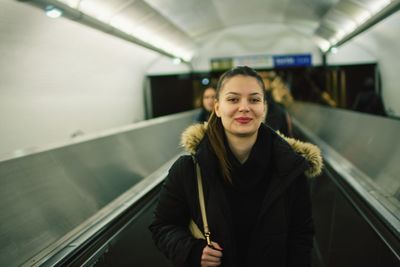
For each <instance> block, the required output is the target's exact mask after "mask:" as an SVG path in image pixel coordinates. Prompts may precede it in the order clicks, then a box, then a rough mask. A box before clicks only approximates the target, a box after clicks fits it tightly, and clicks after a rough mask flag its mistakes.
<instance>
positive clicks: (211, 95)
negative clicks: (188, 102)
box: [203, 88, 217, 112]
mask: <svg viewBox="0 0 400 267" xmlns="http://www.w3.org/2000/svg"><path fill="white" fill-rule="evenodd" d="M216 95H217V92H216V91H215V89H214V88H207V89H206V90H205V91H204V94H203V107H204V108H205V109H206V110H207V111H208V112H211V111H212V110H213V108H214V102H215V97H216Z"/></svg>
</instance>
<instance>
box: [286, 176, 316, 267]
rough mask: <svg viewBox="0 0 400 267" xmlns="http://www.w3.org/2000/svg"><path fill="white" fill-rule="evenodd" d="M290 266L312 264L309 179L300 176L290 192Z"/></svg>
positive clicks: (302, 266)
mask: <svg viewBox="0 0 400 267" xmlns="http://www.w3.org/2000/svg"><path fill="white" fill-rule="evenodd" d="M289 207H290V213H289V236H288V263H289V264H288V266H296V267H300V266H301V267H306V266H311V249H312V244H313V237H314V225H313V220H312V211H311V199H310V189H309V184H308V180H307V178H306V177H305V176H304V175H301V176H300V177H298V179H297V180H296V182H295V183H294V184H293V185H292V187H291V192H290V194H289Z"/></svg>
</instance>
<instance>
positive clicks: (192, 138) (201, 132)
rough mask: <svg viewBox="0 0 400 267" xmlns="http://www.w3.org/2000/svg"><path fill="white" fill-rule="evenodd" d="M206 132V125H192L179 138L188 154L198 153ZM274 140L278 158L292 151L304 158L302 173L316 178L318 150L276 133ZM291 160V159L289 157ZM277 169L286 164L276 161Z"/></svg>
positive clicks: (319, 156) (320, 160)
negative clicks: (304, 164)
mask: <svg viewBox="0 0 400 267" xmlns="http://www.w3.org/2000/svg"><path fill="white" fill-rule="evenodd" d="M206 131H207V123H202V124H194V125H192V126H189V127H188V128H187V129H186V130H185V131H184V132H183V133H182V136H181V145H182V146H183V147H184V148H185V150H186V151H187V152H189V153H190V154H192V155H194V154H196V152H198V151H197V150H198V148H199V144H200V142H201V141H202V140H203V139H204V136H205V135H206ZM274 134H275V135H276V136H275V139H276V141H275V142H274V146H275V147H276V148H277V149H276V150H277V151H279V154H280V155H279V157H278V159H279V158H281V156H282V157H283V158H286V155H285V154H286V153H290V151H294V152H295V153H296V154H297V155H300V156H301V157H302V158H304V159H305V160H306V161H307V163H308V166H307V168H306V169H305V171H304V174H305V175H306V176H307V177H309V178H312V177H316V176H318V175H319V174H320V173H321V171H322V166H323V162H322V157H321V151H320V149H319V148H318V147H317V146H315V145H313V144H310V143H306V142H301V141H299V140H296V139H294V138H289V137H285V136H284V135H282V134H280V133H279V132H278V133H275V132H274ZM291 158H293V157H291ZM294 158H298V157H294ZM276 164H277V168H278V171H280V172H281V171H282V172H284V171H285V170H287V168H286V166H287V162H282V161H279V160H278V161H277V162H276Z"/></svg>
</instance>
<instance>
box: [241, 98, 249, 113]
mask: <svg viewBox="0 0 400 267" xmlns="http://www.w3.org/2000/svg"><path fill="white" fill-rule="evenodd" d="M249 110H250V108H249V103H248V102H247V101H246V100H243V101H240V106H239V111H242V112H244V111H249Z"/></svg>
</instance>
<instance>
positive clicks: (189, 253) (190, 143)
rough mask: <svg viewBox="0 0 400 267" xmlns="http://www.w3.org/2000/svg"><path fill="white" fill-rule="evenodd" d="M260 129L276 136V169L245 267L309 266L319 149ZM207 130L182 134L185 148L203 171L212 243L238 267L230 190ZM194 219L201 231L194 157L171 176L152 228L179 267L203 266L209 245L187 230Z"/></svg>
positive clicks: (184, 159) (178, 163) (183, 159)
mask: <svg viewBox="0 0 400 267" xmlns="http://www.w3.org/2000/svg"><path fill="white" fill-rule="evenodd" d="M262 127H264V128H265V129H266V130H267V131H271V132H272V138H273V141H272V142H273V145H272V151H271V152H272V154H271V162H270V163H271V164H270V165H271V166H273V168H272V170H271V173H270V174H269V179H270V182H269V186H268V189H267V192H266V193H265V197H264V200H263V202H262V205H261V210H260V214H259V217H258V220H257V221H255V222H254V224H255V227H254V229H255V230H254V231H253V233H249V235H251V237H250V240H251V241H250V243H249V244H248V257H247V264H246V266H249V267H250V266H251V267H257V266H282V267H283V266H310V251H311V248H312V240H313V234H314V228H313V223H312V215H311V203H310V196H309V187H308V181H307V178H306V175H307V176H308V177H313V176H316V175H318V174H319V173H320V171H321V168H322V159H321V156H320V152H319V149H318V148H317V147H315V146H314V145H311V144H308V143H302V142H300V141H297V140H294V139H290V138H287V139H286V140H285V139H284V138H282V137H280V136H278V135H277V134H276V133H275V132H273V131H272V129H270V128H268V127H266V126H264V125H262ZM205 130H206V126H204V125H195V126H191V127H190V128H188V130H186V131H185V132H184V134H183V143H184V145H185V147H186V149H187V150H188V151H189V152H190V153H192V154H193V155H195V158H196V160H197V161H198V162H199V165H200V169H201V172H202V177H203V186H204V194H205V202H206V211H207V217H208V224H209V226H210V231H211V236H212V240H213V241H215V242H217V243H219V244H220V245H221V247H222V248H223V249H224V250H223V257H222V266H229V267H236V266H237V265H236V264H237V256H236V255H237V253H240V252H239V251H235V250H236V245H235V242H236V241H235V236H233V234H232V233H233V231H232V227H233V225H232V219H231V212H230V207H229V204H228V202H227V198H226V195H225V191H224V186H226V185H225V184H224V182H223V181H222V178H221V176H220V175H219V171H218V170H219V168H218V162H217V160H216V157H215V155H214V154H213V152H212V150H211V148H210V146H209V143H208V142H207V137H206V136H205ZM295 151H296V152H295ZM305 174H306V175H305ZM191 218H192V219H193V220H194V221H195V222H196V224H197V225H198V226H199V227H200V229H202V227H203V224H202V220H201V212H200V208H199V201H198V191H197V185H196V176H195V167H194V164H193V160H192V157H191V156H182V157H180V158H179V159H178V160H177V161H176V162H175V163H174V165H173V166H172V167H171V169H170V171H169V174H168V177H167V179H166V181H165V183H164V185H163V189H162V191H161V193H160V198H159V203H158V206H157V208H156V210H155V215H154V220H153V222H152V224H151V225H150V230H151V231H152V233H153V239H154V241H155V243H156V245H157V247H158V248H159V249H160V250H161V251H162V252H163V253H164V254H165V255H166V256H167V258H169V259H170V260H171V261H172V262H174V264H175V266H190V267H192V266H199V264H200V256H201V253H202V250H203V248H204V246H205V241H204V240H199V239H195V238H193V237H192V235H191V233H190V231H189V229H188V224H189V221H190V219H191ZM237 267H243V266H237Z"/></svg>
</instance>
